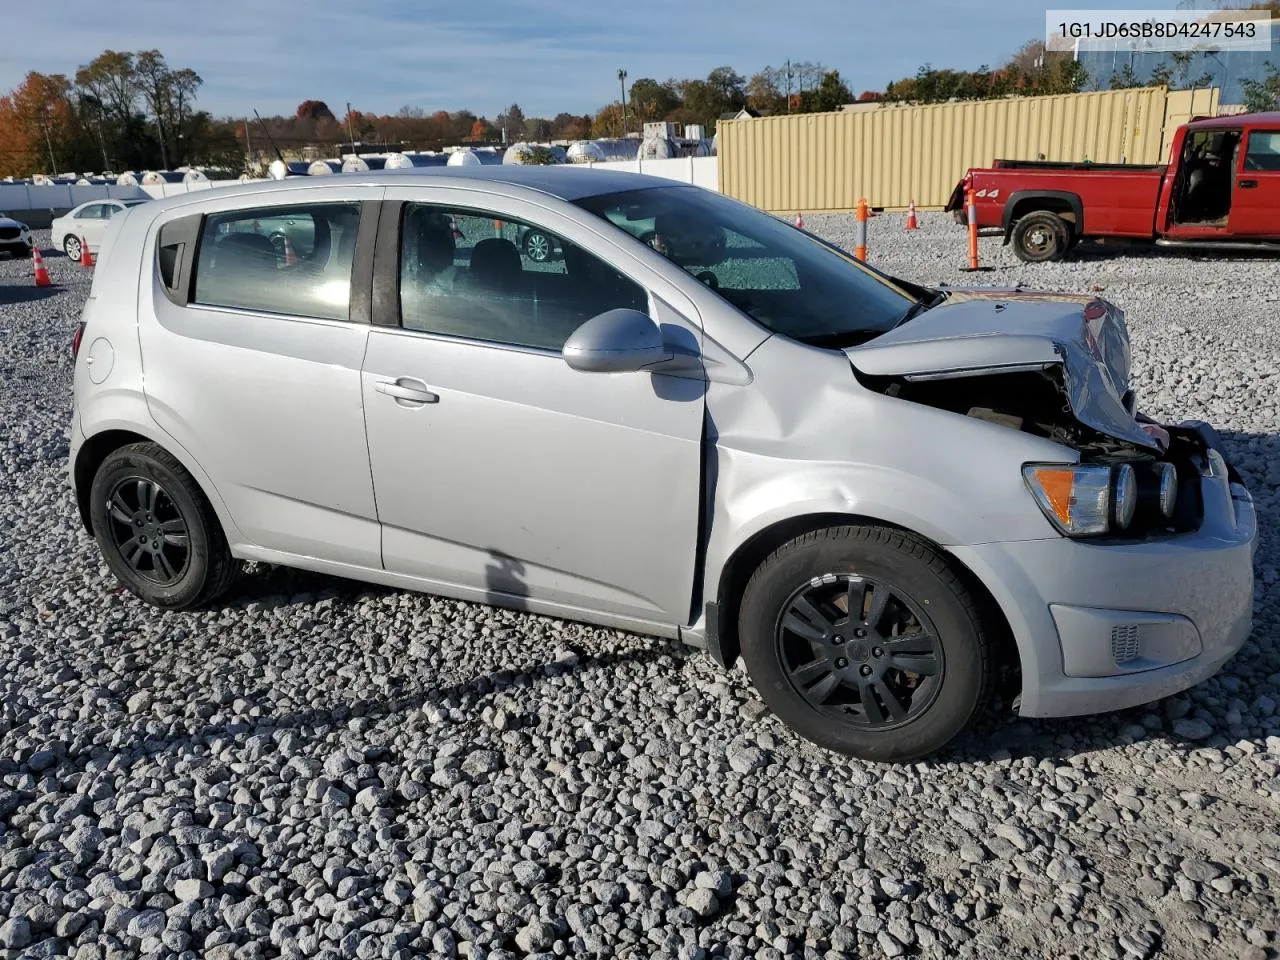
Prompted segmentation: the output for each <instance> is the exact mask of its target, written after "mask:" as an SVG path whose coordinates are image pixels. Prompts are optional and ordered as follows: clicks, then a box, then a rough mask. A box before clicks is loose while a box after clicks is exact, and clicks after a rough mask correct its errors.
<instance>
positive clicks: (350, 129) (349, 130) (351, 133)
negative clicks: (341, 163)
mask: <svg viewBox="0 0 1280 960" xmlns="http://www.w3.org/2000/svg"><path fill="white" fill-rule="evenodd" d="M347 136H349V137H350V138H351V153H352V155H354V154H355V152H356V134H355V129H354V128H353V127H352V126H351V101H350V100H348V101H347Z"/></svg>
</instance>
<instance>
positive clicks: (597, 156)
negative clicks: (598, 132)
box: [565, 140, 607, 163]
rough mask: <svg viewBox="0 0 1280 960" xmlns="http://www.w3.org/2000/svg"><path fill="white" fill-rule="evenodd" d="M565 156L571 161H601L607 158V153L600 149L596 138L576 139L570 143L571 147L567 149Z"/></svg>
mask: <svg viewBox="0 0 1280 960" xmlns="http://www.w3.org/2000/svg"><path fill="white" fill-rule="evenodd" d="M565 156H566V157H567V158H568V160H569V162H570V163H599V162H601V161H603V160H605V159H607V158H606V157H605V153H604V151H603V150H602V149H600V144H598V143H596V142H595V141H594V140H576V141H574V142H573V143H571V144H569V149H568V150H566V151H565Z"/></svg>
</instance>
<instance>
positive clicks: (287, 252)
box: [284, 237, 298, 267]
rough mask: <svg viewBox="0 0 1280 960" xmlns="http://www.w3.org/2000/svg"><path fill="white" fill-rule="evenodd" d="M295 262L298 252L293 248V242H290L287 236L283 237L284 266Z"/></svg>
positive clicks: (290, 265)
mask: <svg viewBox="0 0 1280 960" xmlns="http://www.w3.org/2000/svg"><path fill="white" fill-rule="evenodd" d="M297 262H298V254H297V252H296V251H295V250H294V249H293V244H292V243H291V242H290V240H289V238H288V237H285V238H284V265H285V266H286V267H292V266H293V265H294V264H296V263H297Z"/></svg>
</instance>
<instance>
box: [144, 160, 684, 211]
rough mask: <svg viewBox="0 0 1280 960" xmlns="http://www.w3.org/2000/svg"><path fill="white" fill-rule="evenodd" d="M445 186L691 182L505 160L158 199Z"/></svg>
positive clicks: (164, 203) (617, 188) (561, 188)
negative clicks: (342, 185) (343, 188)
mask: <svg viewBox="0 0 1280 960" xmlns="http://www.w3.org/2000/svg"><path fill="white" fill-rule="evenodd" d="M427 182H430V183H431V184H433V185H440V186H454V187H467V186H472V185H476V184H480V183H484V184H492V185H495V186H499V187H513V188H516V190H517V191H518V190H520V189H524V190H533V191H537V192H539V193H543V194H547V195H549V196H552V197H557V198H558V199H561V200H566V201H574V200H581V199H582V198H584V197H594V196H599V195H601V194H607V193H620V192H622V191H626V190H646V189H653V188H656V187H682V186H687V185H686V184H683V183H681V182H680V181H677V180H668V179H664V178H662V177H650V176H645V175H644V174H638V173H621V172H618V171H616V170H593V169H591V168H589V167H585V166H574V165H569V164H548V165H546V166H535V165H524V164H503V165H501V166H499V165H496V164H495V165H490V166H483V167H410V168H405V169H402V170H371V171H367V172H364V173H340V174H334V175H333V176H329V177H286V178H285V179H283V180H257V181H250V182H246V183H242V184H232V185H228V186H225V187H216V188H214V189H212V190H207V191H206V190H201V191H199V193H189V194H177V195H175V196H173V197H169V198H166V199H164V200H156V201H153V203H154V205H155V206H156V208H157V209H163V208H167V207H171V206H178V205H182V204H183V202H184V201H186V202H190V201H191V200H194V199H196V198H198V197H208V198H210V199H213V198H226V197H230V196H244V197H252V196H253V195H254V194H256V193H270V192H276V191H280V190H289V191H292V190H297V191H298V192H299V199H301V196H302V194H304V193H305V192H306V190H308V189H316V188H321V187H329V188H332V187H333V186H335V185H336V184H339V183H349V184H351V185H352V186H381V187H387V186H412V185H413V184H414V183H427Z"/></svg>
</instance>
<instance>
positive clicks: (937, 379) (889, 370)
mask: <svg viewBox="0 0 1280 960" xmlns="http://www.w3.org/2000/svg"><path fill="white" fill-rule="evenodd" d="M846 354H847V355H848V356H849V358H850V361H851V362H852V364H853V369H854V372H855V376H857V378H858V380H859V382H860V383H862V385H863V386H865V387H867V388H868V389H870V390H874V391H876V392H877V393H881V394H884V395H885V396H889V397H894V398H897V399H900V400H904V401H907V402H910V403H918V404H923V405H924V406H928V407H933V408H935V409H939V410H946V411H949V412H951V413H955V414H958V415H961V416H966V417H972V418H974V419H978V420H983V421H985V422H987V423H992V424H995V425H997V426H1001V427H1006V428H1008V429H1011V430H1018V431H1022V432H1025V433H1029V434H1031V435H1033V436H1037V437H1043V438H1045V439H1048V440H1051V441H1053V442H1055V443H1059V444H1061V445H1063V446H1065V447H1069V448H1071V449H1072V450H1075V451H1077V452H1078V454H1079V462H1080V464H1081V465H1086V467H1087V468H1092V469H1095V470H1101V469H1103V468H1106V469H1107V470H1109V471H1111V474H1110V475H1111V476H1113V477H1116V478H1118V481H1117V484H1116V485H1115V488H1114V489H1113V490H1112V492H1110V493H1109V494H1108V496H1111V497H1112V498H1113V500H1118V499H1119V498H1120V497H1121V491H1120V487H1121V486H1124V487H1126V489H1125V490H1124V491H1123V497H1124V498H1125V499H1131V500H1132V504H1131V505H1126V506H1125V509H1127V510H1128V514H1127V515H1125V514H1123V513H1122V512H1121V511H1120V509H1119V507H1118V506H1117V507H1115V508H1113V509H1112V521H1111V522H1110V523H1109V524H1107V525H1105V526H1106V528H1105V530H1100V529H1098V528H1090V529H1089V530H1088V531H1087V532H1088V533H1089V534H1090V535H1097V534H1099V533H1100V532H1101V533H1106V534H1111V535H1115V534H1118V533H1122V534H1123V535H1125V536H1126V537H1132V536H1147V535H1161V534H1171V533H1178V532H1186V531H1189V530H1194V529H1197V528H1198V527H1199V523H1200V517H1201V515H1202V505H1201V503H1200V501H1199V484H1198V483H1196V482H1193V481H1194V480H1195V479H1196V478H1198V477H1200V476H1201V475H1203V474H1204V473H1205V472H1206V471H1207V470H1209V469H1211V466H1210V464H1209V459H1210V453H1209V451H1210V449H1211V445H1210V444H1211V441H1209V440H1207V439H1206V436H1205V434H1204V433H1203V432H1202V431H1201V430H1200V429H1199V427H1197V426H1194V425H1183V426H1177V427H1171V426H1161V425H1159V424H1157V423H1155V422H1154V421H1152V420H1151V419H1150V418H1148V417H1145V416H1143V415H1142V414H1140V413H1138V412H1137V409H1136V397H1135V395H1134V393H1133V391H1132V390H1131V389H1130V387H1129V369H1130V367H1129V364H1130V354H1129V338H1128V331H1127V329H1126V327H1125V323H1124V317H1123V314H1122V313H1121V312H1120V311H1119V310H1118V309H1117V308H1115V307H1114V306H1113V305H1112V304H1109V303H1107V302H1106V301H1104V300H1099V299H1095V298H1091V297H1088V296H1071V295H1064V294H1048V293H1024V292H1021V291H1012V290H981V291H971V290H962V291H954V292H952V293H951V295H950V297H949V298H948V300H947V302H946V303H945V304H943V305H940V306H938V307H936V308H934V309H932V310H929V311H927V312H926V313H924V314H922V315H921V316H919V317H918V318H916V319H914V320H912V321H910V322H908V323H906V324H904V325H902V326H900V327H898V328H895V329H894V330H891V331H889V332H888V333H886V334H884V335H883V336H881V337H878V338H876V339H875V340H872V341H870V342H869V343H867V344H864V345H862V346H859V347H851V348H849V349H848V350H846ZM1119 481H1122V482H1119ZM1128 487H1132V489H1128ZM1050 519H1055V518H1053V517H1051V518H1050ZM1059 526H1060V529H1062V530H1063V532H1065V533H1067V534H1068V535H1074V534H1073V533H1071V532H1069V531H1068V530H1067V529H1066V528H1065V527H1062V526H1061V525H1059Z"/></svg>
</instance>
